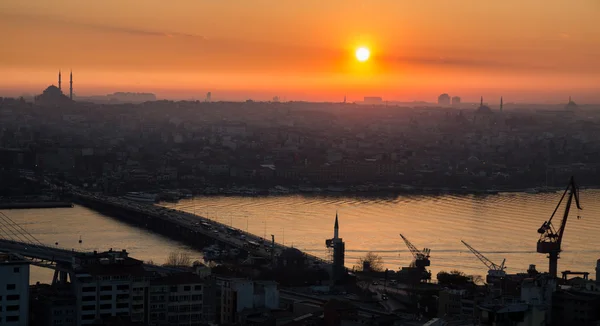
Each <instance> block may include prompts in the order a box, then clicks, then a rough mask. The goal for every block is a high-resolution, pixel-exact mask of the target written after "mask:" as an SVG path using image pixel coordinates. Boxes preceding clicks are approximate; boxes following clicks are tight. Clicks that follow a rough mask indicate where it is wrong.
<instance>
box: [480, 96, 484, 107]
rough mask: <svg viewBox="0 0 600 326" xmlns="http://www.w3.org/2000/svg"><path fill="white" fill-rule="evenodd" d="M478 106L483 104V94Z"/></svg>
mask: <svg viewBox="0 0 600 326" xmlns="http://www.w3.org/2000/svg"><path fill="white" fill-rule="evenodd" d="M479 106H483V96H482V97H481V103H479Z"/></svg>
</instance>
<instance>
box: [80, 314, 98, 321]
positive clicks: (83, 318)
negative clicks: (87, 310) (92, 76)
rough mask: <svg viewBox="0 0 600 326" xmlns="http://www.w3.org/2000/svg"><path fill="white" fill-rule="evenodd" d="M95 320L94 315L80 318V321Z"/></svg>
mask: <svg viewBox="0 0 600 326" xmlns="http://www.w3.org/2000/svg"><path fill="white" fill-rule="evenodd" d="M95 318H96V315H83V316H81V319H82V320H93V319H95Z"/></svg>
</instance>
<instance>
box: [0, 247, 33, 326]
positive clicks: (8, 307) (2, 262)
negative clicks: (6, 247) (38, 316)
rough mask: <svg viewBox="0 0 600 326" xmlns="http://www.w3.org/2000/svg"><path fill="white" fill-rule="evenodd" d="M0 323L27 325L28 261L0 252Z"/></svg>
mask: <svg viewBox="0 0 600 326" xmlns="http://www.w3.org/2000/svg"><path fill="white" fill-rule="evenodd" d="M0 307H2V309H0V325H29V322H28V317H29V262H27V261H25V260H23V259H22V258H19V257H17V256H16V255H13V254H10V253H3V252H0Z"/></svg>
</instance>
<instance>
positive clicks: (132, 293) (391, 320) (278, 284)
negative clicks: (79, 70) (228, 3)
mask: <svg viewBox="0 0 600 326" xmlns="http://www.w3.org/2000/svg"><path fill="white" fill-rule="evenodd" d="M71 78H72V76H71ZM71 80H72V79H71ZM58 85H59V86H58V87H56V86H50V87H48V88H47V89H46V90H45V91H44V92H42V93H41V94H40V95H39V96H36V97H33V98H27V99H26V98H1V99H0V123H1V125H2V129H1V133H0V146H1V150H0V151H1V153H2V156H1V162H0V163H1V167H2V170H1V173H2V180H3V182H2V188H1V189H0V190H1V193H0V196H2V197H1V199H2V200H1V202H0V204H1V205H2V208H5V209H32V208H35V207H38V208H40V207H46V208H51V207H71V206H73V205H82V206H85V207H88V208H91V209H94V210H98V211H100V212H102V213H103V214H107V215H109V216H111V217H113V218H115V219H117V220H119V221H122V222H125V223H129V224H132V225H135V226H137V227H140V228H147V229H149V230H152V231H153V232H155V233H157V234H161V235H164V236H166V237H169V238H172V239H175V240H177V241H180V242H182V243H185V244H187V245H189V246H191V247H193V248H195V249H197V250H198V251H199V252H202V254H203V256H204V260H203V261H192V259H191V258H190V256H189V255H186V254H184V253H178V252H173V253H171V255H170V256H169V257H168V259H167V262H166V263H165V264H161V265H159V264H156V263H154V262H152V261H142V260H139V259H135V258H134V257H131V256H130V254H129V253H128V252H127V248H120V249H115V250H113V249H112V248H111V249H110V250H106V251H94V252H84V251H76V250H75V249H72V250H69V249H66V248H65V249H62V248H60V246H59V244H58V242H57V243H56V245H55V246H54V247H52V246H51V244H42V243H41V242H39V241H38V240H37V239H36V238H35V237H33V236H32V235H31V234H29V233H28V231H27V230H26V229H24V228H23V227H21V226H20V225H19V224H18V223H16V222H15V221H13V220H12V219H11V218H10V211H8V210H5V212H7V213H3V212H1V211H0V215H1V218H0V220H1V224H0V227H1V228H0V230H1V231H2V238H1V239H0V249H2V251H3V252H4V253H2V255H1V256H0V257H1V260H0V273H1V274H0V275H2V278H1V281H0V295H1V297H2V298H3V300H4V301H2V306H3V307H5V309H4V310H0V318H2V319H1V320H0V321H1V322H5V323H6V325H212V324H214V325H289V326H295V325H299V326H301V325H310V326H312V325H327V326H329V325H336V326H337V325H428V326H434V325H464V326H467V325H542V324H547V325H596V322H597V321H598V320H599V319H600V315H599V314H598V311H600V310H599V309H598V308H599V307H600V292H599V290H598V286H597V283H596V282H595V281H594V280H590V279H589V278H588V275H589V274H590V273H589V272H572V271H566V272H563V277H562V278H559V275H558V274H559V271H558V270H557V267H556V260H557V259H558V253H559V252H560V251H561V249H560V241H561V240H560V239H561V238H562V234H563V232H564V229H565V223H566V219H567V217H568V215H569V211H570V207H571V205H572V204H573V206H575V205H576V206H577V208H580V206H579V197H578V186H579V185H581V186H585V187H594V186H596V185H597V183H596V182H595V181H594V180H595V177H596V176H597V171H596V169H597V164H598V163H597V161H598V153H599V152H600V151H599V149H600V142H598V140H597V138H598V137H597V134H598V130H600V127H598V126H599V124H598V119H599V118H600V115H599V114H598V113H597V112H598V111H597V109H598V108H597V106H593V105H587V106H586V105H577V104H576V103H575V102H574V101H573V100H571V99H569V101H568V102H566V103H565V104H561V105H524V104H516V103H506V104H504V103H503V99H502V98H500V99H498V101H497V103H486V102H484V99H483V98H482V99H481V101H480V103H473V104H469V103H462V104H461V103H460V99H459V98H458V97H454V98H452V100H451V99H450V97H449V96H448V95H447V94H442V95H441V96H440V97H439V103H437V104H422V103H421V104H418V105H417V104H415V105H412V106H411V105H407V104H399V103H386V102H383V101H382V100H381V99H380V98H373V97H369V98H365V101H364V102H360V103H343V102H342V103H310V102H279V101H278V99H274V100H275V101H272V102H254V101H251V100H248V101H246V102H211V101H209V100H210V97H209V96H207V100H206V101H203V102H199V101H167V100H157V101H155V100H153V98H152V97H153V95H152V94H134V93H118V94H117V93H116V94H113V95H110V96H108V97H109V98H110V97H111V96H113V97H114V96H116V95H118V96H117V97H114V98H113V99H112V100H110V101H108V102H111V103H106V101H105V98H98V97H96V98H85V99H81V101H80V100H78V99H77V98H76V97H74V96H73V88H72V87H73V84H72V83H70V92H69V95H65V94H63V90H62V87H61V80H60V77H59V83H58ZM149 97H150V99H151V100H150V101H147V99H148V98H149ZM99 102H100V103H99ZM494 102H495V101H494ZM571 176H574V179H572V180H577V181H578V184H575V183H574V181H571V183H570V184H569V185H568V188H567V190H565V192H564V194H563V199H564V198H567V202H566V204H564V203H562V199H561V201H560V202H559V203H558V205H557V211H559V214H562V213H561V212H562V209H563V208H562V206H561V205H563V204H564V205H566V207H565V208H564V212H565V213H564V217H563V224H562V225H559V224H558V223H554V224H551V221H552V219H550V220H548V221H547V222H545V223H544V224H543V225H542V227H541V228H540V231H539V232H540V234H541V238H540V240H539V242H538V252H539V253H546V254H549V257H550V258H549V261H550V265H549V273H541V272H539V271H538V270H537V269H536V266H534V265H531V266H529V269H528V270H527V271H522V272H521V273H516V274H508V273H506V271H505V270H504V268H505V267H504V262H503V263H502V264H496V263H492V262H491V261H490V260H489V259H487V258H486V257H485V256H484V255H483V254H481V253H480V252H478V251H477V250H476V249H475V248H473V247H471V246H470V245H469V244H468V243H466V242H463V243H464V245H465V246H466V247H467V248H468V250H470V251H471V252H472V253H473V254H474V255H475V256H476V257H477V258H479V259H480V260H481V262H483V264H485V266H486V267H487V268H489V272H488V275H487V277H486V278H482V277H479V276H474V275H466V274H465V273H463V272H461V271H460V270H453V271H450V272H440V273H438V274H437V275H432V274H431V272H430V271H428V269H427V268H428V266H430V264H431V263H430V260H429V257H430V256H429V253H430V250H429V249H427V248H426V249H423V250H420V249H417V247H416V246H415V245H413V244H412V243H411V241H410V240H409V239H408V238H406V237H404V235H401V237H402V239H403V240H404V242H405V244H406V246H407V248H408V249H409V251H410V253H411V254H412V255H413V257H414V261H413V262H412V263H411V265H410V266H406V267H402V268H401V269H400V270H398V271H394V270H388V269H385V268H384V267H383V263H382V261H381V257H379V256H378V255H377V254H375V253H371V252H370V253H368V254H367V255H366V256H365V257H364V258H362V259H360V260H359V261H358V262H357V263H356V264H354V263H353V262H349V261H348V260H346V259H345V242H344V240H343V239H342V238H341V237H340V233H339V232H340V229H341V230H342V231H343V222H341V223H340V222H339V221H338V216H337V215H336V216H335V219H333V217H332V220H331V223H332V224H331V226H332V233H333V237H332V238H331V239H323V242H324V246H325V247H327V248H328V250H329V252H330V254H329V256H328V257H327V258H326V259H322V258H319V257H316V256H313V255H309V254H307V253H304V252H302V251H300V250H298V249H296V248H293V247H286V246H284V245H283V244H281V243H279V242H276V239H275V237H274V236H271V238H268V237H266V235H265V236H263V237H261V236H258V235H254V234H251V233H248V232H247V231H243V230H240V229H236V228H234V227H232V226H231V225H225V224H222V223H219V222H216V221H214V220H210V219H207V218H204V217H201V216H199V215H197V214H192V213H186V212H183V211H179V210H177V209H173V208H169V207H164V206H157V205H154V203H155V202H156V201H159V200H160V201H177V200H179V199H180V198H185V197H193V196H206V195H235V196H270V195H278V196H280V195H287V194H290V193H295V192H299V193H311V194H314V193H322V195H332V194H335V195H348V194H352V195H356V194H363V195H365V196H367V195H374V194H380V193H395V194H399V193H405V192H408V193H429V192H431V193H475V194H477V193H485V194H488V195H493V194H496V193H498V192H501V191H502V192H506V191H527V192H530V193H537V192H557V191H559V190H560V189H564V186H565V180H569V178H570V177H571ZM561 203H562V204H561ZM559 208H560V210H559ZM555 213H556V211H555ZM557 219H558V217H557ZM342 221H343V220H342ZM340 224H341V225H342V227H340ZM557 238H558V239H559V240H558V242H557V240H556V239H557ZM79 241H80V243H81V241H82V240H81V238H80V240H79ZM107 245H108V246H110V244H107ZM553 255H556V257H555V258H552V257H554V256H553ZM553 259H554V260H553ZM553 264H554V265H553ZM30 266H36V268H38V267H42V268H51V269H53V270H54V271H55V273H54V278H53V279H52V280H48V284H42V283H37V284H33V285H30V283H31V282H30V278H29V269H30ZM32 268H33V267H32ZM573 274H574V275H577V276H576V277H572V278H569V276H572V275H573ZM596 278H597V277H596Z"/></svg>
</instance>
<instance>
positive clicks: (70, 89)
mask: <svg viewBox="0 0 600 326" xmlns="http://www.w3.org/2000/svg"><path fill="white" fill-rule="evenodd" d="M69 83H70V87H69V98H70V99H71V100H72V99H73V70H71V78H70V81H69Z"/></svg>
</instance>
